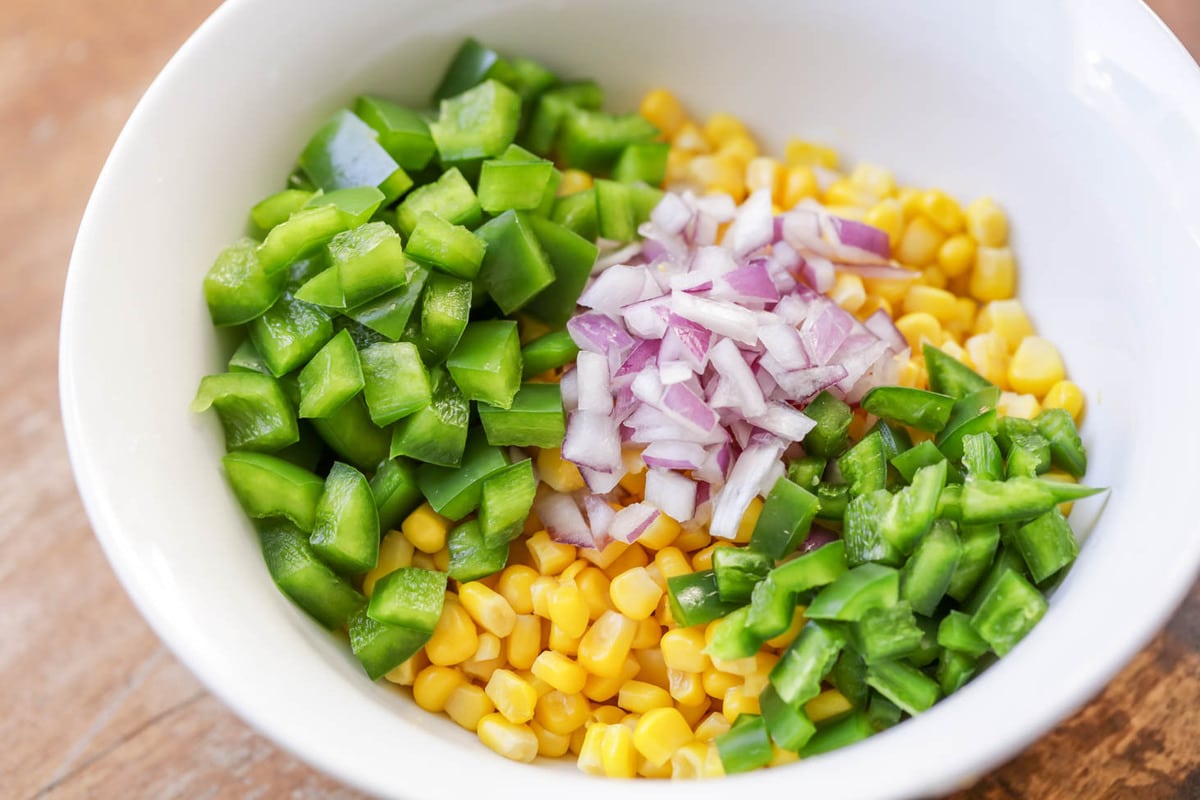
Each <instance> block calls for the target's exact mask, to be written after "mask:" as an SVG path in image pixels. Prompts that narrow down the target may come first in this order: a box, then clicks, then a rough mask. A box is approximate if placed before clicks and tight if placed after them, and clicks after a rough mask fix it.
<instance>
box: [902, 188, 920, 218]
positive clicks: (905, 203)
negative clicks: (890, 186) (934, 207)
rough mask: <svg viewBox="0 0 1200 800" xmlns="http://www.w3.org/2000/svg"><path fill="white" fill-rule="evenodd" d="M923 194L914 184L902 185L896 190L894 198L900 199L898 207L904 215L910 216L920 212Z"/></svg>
mask: <svg viewBox="0 0 1200 800" xmlns="http://www.w3.org/2000/svg"><path fill="white" fill-rule="evenodd" d="M923 196H924V192H923V191H922V190H921V189H918V188H916V187H915V186H904V187H902V188H901V189H900V190H899V191H898V192H896V199H897V200H899V201H900V208H901V209H902V210H903V211H904V216H905V217H909V218H911V217H915V216H917V215H918V214H920V213H921V201H922V198H923Z"/></svg>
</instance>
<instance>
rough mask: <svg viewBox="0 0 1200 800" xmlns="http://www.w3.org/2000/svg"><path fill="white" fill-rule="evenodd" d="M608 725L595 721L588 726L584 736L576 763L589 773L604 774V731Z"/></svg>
mask: <svg viewBox="0 0 1200 800" xmlns="http://www.w3.org/2000/svg"><path fill="white" fill-rule="evenodd" d="M608 727H609V726H608V725H605V724H603V723H594V724H592V725H589V726H588V729H587V732H586V733H585V734H584V736H583V744H582V745H581V746H580V748H579V757H578V759H576V761H575V764H576V766H578V767H579V769H580V770H582V771H583V772H586V773H587V774H588V775H599V776H603V775H604V733H605V731H607V730H608Z"/></svg>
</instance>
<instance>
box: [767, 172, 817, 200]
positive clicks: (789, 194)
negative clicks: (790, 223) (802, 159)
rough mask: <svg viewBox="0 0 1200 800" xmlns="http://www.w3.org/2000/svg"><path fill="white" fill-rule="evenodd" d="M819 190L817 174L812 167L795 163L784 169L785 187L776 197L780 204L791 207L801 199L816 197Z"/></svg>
mask: <svg viewBox="0 0 1200 800" xmlns="http://www.w3.org/2000/svg"><path fill="white" fill-rule="evenodd" d="M819 190H820V187H819V186H818V184H817V175H816V173H815V172H813V171H812V168H811V167H809V166H807V165H804V164H793V165H791V166H789V167H788V168H787V169H786V170H784V173H783V187H782V188H781V189H780V193H779V196H778V197H776V198H775V199H776V202H778V203H779V205H780V206H782V207H783V208H785V209H790V208H793V207H795V205H796V204H797V203H799V202H800V201H801V200H804V199H806V198H809V197H816V196H817V192H818V191H819Z"/></svg>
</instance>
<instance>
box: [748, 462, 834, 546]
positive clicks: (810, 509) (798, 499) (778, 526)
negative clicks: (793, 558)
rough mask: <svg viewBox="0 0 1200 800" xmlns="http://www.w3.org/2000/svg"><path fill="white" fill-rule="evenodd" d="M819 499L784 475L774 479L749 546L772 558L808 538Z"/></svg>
mask: <svg viewBox="0 0 1200 800" xmlns="http://www.w3.org/2000/svg"><path fill="white" fill-rule="evenodd" d="M819 506H820V501H819V500H817V498H816V496H814V495H813V494H811V493H810V492H808V491H807V490H805V489H803V488H801V487H800V486H798V485H797V484H795V483H793V482H792V481H790V480H788V479H787V478H780V479H779V480H777V481H776V482H775V485H774V486H773V487H772V488H771V491H770V493H769V494H768V495H767V501H766V503H764V504H763V507H762V512H761V513H760V514H759V515H758V521H757V522H756V523H755V525H754V532H753V533H752V534H751V536H750V548H751V549H753V550H758V551H760V552H762V553H766V554H767V555H768V556H770V557H771V558H774V559H776V560H778V559H781V558H784V557H785V556H787V555H790V554H791V552H792V551H793V550H795V549H796V548H797V547H799V546H800V545H801V544H803V543H804V540H805V539H807V538H808V531H809V528H810V527H811V526H812V521H813V519H814V518H815V517H816V515H817V509H818V507H819Z"/></svg>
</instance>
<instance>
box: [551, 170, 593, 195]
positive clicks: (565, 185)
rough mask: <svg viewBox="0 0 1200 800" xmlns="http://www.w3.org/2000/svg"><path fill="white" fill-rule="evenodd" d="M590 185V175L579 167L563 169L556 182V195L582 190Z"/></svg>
mask: <svg viewBox="0 0 1200 800" xmlns="http://www.w3.org/2000/svg"><path fill="white" fill-rule="evenodd" d="M591 187H592V176H591V175H590V174H588V173H586V172H584V171H583V170H581V169H564V170H563V174H562V180H561V181H559V183H558V196H559V197H562V196H564V195H568V194H575V193H576V192H582V191H584V190H585V189H590V188H591Z"/></svg>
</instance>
